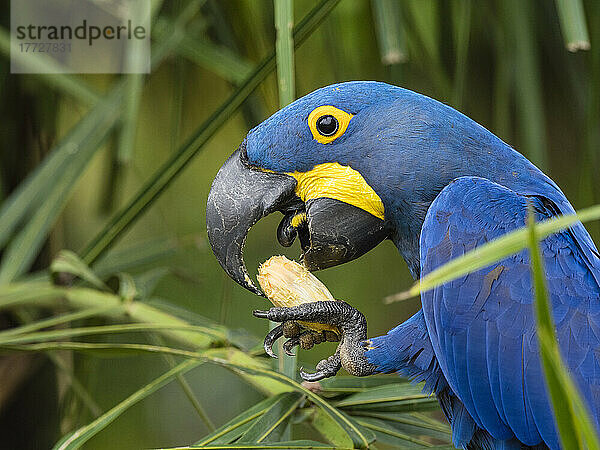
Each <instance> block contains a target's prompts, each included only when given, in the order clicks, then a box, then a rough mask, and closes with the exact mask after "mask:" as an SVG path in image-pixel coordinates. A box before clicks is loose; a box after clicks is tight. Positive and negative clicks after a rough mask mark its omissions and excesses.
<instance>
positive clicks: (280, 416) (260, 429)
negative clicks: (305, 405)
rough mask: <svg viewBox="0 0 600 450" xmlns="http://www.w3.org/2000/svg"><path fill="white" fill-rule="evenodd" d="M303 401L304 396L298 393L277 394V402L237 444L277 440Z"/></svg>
mask: <svg viewBox="0 0 600 450" xmlns="http://www.w3.org/2000/svg"><path fill="white" fill-rule="evenodd" d="M303 400H304V396H303V395H302V394H301V393H299V392H286V393H282V394H279V395H278V398H277V400H276V401H275V402H274V403H273V404H272V405H271V406H270V407H269V409H267V410H266V411H265V412H264V414H262V416H261V417H260V418H259V419H258V420H257V421H256V422H254V423H253V424H252V426H251V427H250V428H249V429H248V430H247V431H246V432H245V433H244V434H243V435H242V436H241V437H240V439H239V440H238V441H237V442H238V443H242V442H248V443H249V442H263V441H264V440H265V439H267V438H270V440H271V441H273V440H278V438H279V436H281V434H282V432H283V430H282V428H285V427H286V425H287V423H288V421H289V419H290V417H291V415H292V414H293V412H294V411H296V409H297V408H298V406H299V405H300V403H301V402H302V401H303ZM277 431H279V433H277Z"/></svg>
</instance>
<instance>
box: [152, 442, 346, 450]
mask: <svg viewBox="0 0 600 450" xmlns="http://www.w3.org/2000/svg"><path fill="white" fill-rule="evenodd" d="M195 448H203V449H221V448H239V449H263V448H274V449H292V450H294V449H299V450H303V449H306V450H311V449H315V450H318V449H322V450H351V449H352V447H332V446H331V445H327V444H322V443H321V442H317V441H308V440H299V441H284V442H275V443H269V442H256V443H255V442H252V443H239V444H237V443H236V444H228V445H226V444H218V445H203V446H201V447H198V446H191V447H173V448H170V449H164V450H186V449H195Z"/></svg>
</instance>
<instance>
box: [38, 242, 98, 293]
mask: <svg viewBox="0 0 600 450" xmlns="http://www.w3.org/2000/svg"><path fill="white" fill-rule="evenodd" d="M50 273H51V274H52V275H53V276H58V275H59V274H60V273H67V274H69V275H73V276H76V277H78V278H81V279H82V280H84V281H87V282H88V283H90V284H91V285H92V286H94V287H95V288H97V289H100V290H109V289H108V286H106V284H104V282H103V281H102V280H101V279H100V278H98V276H96V274H95V273H94V272H92V270H91V269H90V268H89V267H88V266H87V265H86V264H85V263H84V262H83V261H82V260H81V259H79V256H77V255H76V254H75V253H73V252H72V251H70V250H61V251H60V252H59V253H58V255H57V256H56V258H54V260H53V261H52V264H50Z"/></svg>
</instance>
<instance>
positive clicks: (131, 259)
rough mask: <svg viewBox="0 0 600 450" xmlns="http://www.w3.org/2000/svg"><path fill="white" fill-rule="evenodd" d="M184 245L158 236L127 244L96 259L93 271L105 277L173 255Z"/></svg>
mask: <svg viewBox="0 0 600 450" xmlns="http://www.w3.org/2000/svg"><path fill="white" fill-rule="evenodd" d="M198 239H200V238H198ZM184 245H186V243H185V242H183V241H182V240H180V239H176V238H164V237H160V238H155V239H150V240H147V241H144V242H142V243H141V244H134V245H131V246H127V247H125V248H123V249H118V250H117V249H116V250H115V251H113V252H111V253H110V254H107V255H106V256H105V257H103V258H101V259H99V260H98V262H97V263H96V264H95V265H94V272H95V273H96V274H98V276H99V277H106V276H108V275H112V274H114V273H119V272H130V271H132V270H134V269H138V268H140V267H144V266H146V265H148V264H151V263H153V262H156V261H158V260H164V259H166V258H168V257H170V256H173V255H175V254H176V253H177V251H178V250H181V249H182V248H183V246H184Z"/></svg>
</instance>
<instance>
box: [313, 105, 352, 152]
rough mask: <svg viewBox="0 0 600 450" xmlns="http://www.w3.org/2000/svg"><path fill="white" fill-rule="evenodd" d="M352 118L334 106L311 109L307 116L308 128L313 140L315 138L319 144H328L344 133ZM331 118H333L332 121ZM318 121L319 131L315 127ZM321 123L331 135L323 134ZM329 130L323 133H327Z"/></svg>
mask: <svg viewBox="0 0 600 450" xmlns="http://www.w3.org/2000/svg"><path fill="white" fill-rule="evenodd" d="M352 117H354V116H353V115H352V114H350V113H347V112H346V111H342V110H341V109H338V108H336V107H335V106H331V105H323V106H319V107H318V108H315V109H313V110H312V112H311V113H310V114H309V115H308V126H309V128H310V131H311V133H312V135H313V138H315V140H316V141H317V142H320V143H321V144H330V143H332V142H333V141H335V140H336V139H337V138H339V137H340V136H341V135H342V134H344V133H345V132H346V128H348V124H350V119H352ZM331 118H333V120H332V119H331ZM320 120H321V131H319V128H318V126H317V124H319V121H320ZM335 122H337V123H335ZM323 123H325V124H326V126H327V127H329V129H331V134H329V133H327V132H325V133H323V127H322V124H323ZM334 126H335V128H334ZM329 129H327V130H325V131H329Z"/></svg>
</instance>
